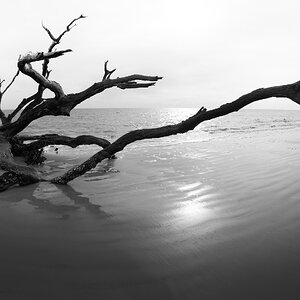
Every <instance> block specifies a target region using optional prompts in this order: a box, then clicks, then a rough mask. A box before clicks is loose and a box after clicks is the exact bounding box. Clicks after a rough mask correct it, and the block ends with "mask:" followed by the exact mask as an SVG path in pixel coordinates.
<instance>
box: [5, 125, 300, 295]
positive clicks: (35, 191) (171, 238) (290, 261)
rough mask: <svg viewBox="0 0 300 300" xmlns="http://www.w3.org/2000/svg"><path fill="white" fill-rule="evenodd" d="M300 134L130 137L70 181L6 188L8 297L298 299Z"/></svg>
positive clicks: (74, 154) (72, 158)
mask: <svg viewBox="0 0 300 300" xmlns="http://www.w3.org/2000/svg"><path fill="white" fill-rule="evenodd" d="M299 142H300V139H299V137H298V136H297V130H293V131H289V132H288V134H286V135H285V136H284V137H282V135H281V134H280V132H273V133H272V134H269V133H259V134H255V135H254V134H250V133H249V134H248V135H245V136H244V137H243V138H242V139H236V138H235V136H232V137H230V138H227V139H226V138H224V139H220V140H208V141H203V142H187V143H184V144H176V145H172V144H165V145H162V146H161V147H146V146H141V147H132V148H129V149H127V150H126V151H124V152H122V153H120V154H119V155H118V159H116V160H112V161H109V162H105V163H104V164H101V165H100V166H99V167H97V168H96V169H95V170H92V171H91V172H89V173H88V174H86V175H85V176H83V177H81V178H78V179H76V180H74V181H73V182H71V183H70V184H69V185H67V186H56V185H52V184H49V183H46V182H45V183H39V184H36V185H32V186H27V187H20V188H13V189H10V190H8V191H6V192H5V193H2V194H0V200H1V201H0V223H1V224H0V238H1V241H2V245H1V247H2V249H1V252H0V255H1V256H0V257H1V269H0V277H1V284H0V296H1V298H3V299H46V300H47V299H99V297H101V298H103V299H120V298H122V299H182V298H185V299H221V298H226V299H283V298H285V299H286V297H287V295H288V296H289V298H288V299H298V296H299V294H297V293H298V286H299V283H300V282H299V279H298V278H299V276H298V274H299V272H300V259H299V258H298V253H299V250H300V241H299V239H297V236H298V233H299V229H300V223H299V201H298V199H299V195H300V188H299V185H298V182H297V179H298V178H299V175H300V173H299V172H300V171H299V170H300V168H299V166H300V158H299V155H298V145H299ZM59 152H60V151H59ZM65 153H72V156H70V157H69V158H70V160H69V161H67V163H66V164H63V165H62V164H61V160H62V159H63V160H64V154H65ZM77 154H78V155H77ZM48 155H50V156H49V157H50V158H51V157H53V159H54V158H55V159H56V160H57V161H58V162H53V163H51V162H50V163H49V164H48V166H49V168H51V164H52V167H54V166H56V167H57V166H58V165H60V167H61V170H62V171H63V170H65V169H66V168H68V167H70V165H72V164H73V163H75V162H79V161H80V160H82V159H84V157H83V156H81V154H80V152H76V151H75V152H74V150H73V149H71V150H70V151H69V150H68V151H67V152H62V153H61V154H60V153H59V154H58V155H56V154H51V153H50V154H49V153H48ZM68 155H69V154H67V156H68ZM50 173H51V172H50Z"/></svg>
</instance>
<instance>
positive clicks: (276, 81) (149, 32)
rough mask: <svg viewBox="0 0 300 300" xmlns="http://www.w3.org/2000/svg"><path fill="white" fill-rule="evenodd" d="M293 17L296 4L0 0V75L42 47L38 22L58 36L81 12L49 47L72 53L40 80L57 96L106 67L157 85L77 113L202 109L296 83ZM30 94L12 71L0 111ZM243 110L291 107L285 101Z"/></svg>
mask: <svg viewBox="0 0 300 300" xmlns="http://www.w3.org/2000/svg"><path fill="white" fill-rule="evenodd" d="M299 11H300V1H299V0H295V1H294V0H285V1H279V0H259V1H258V0H226V1H225V0H223V1H222V0H185V1H179V0H172V1H171V0H151V1H149V0H148V1H144V0H126V1H124V0H123V1H122V0H113V1H109V0H106V1H102V0H85V1H82V0H80V1H78V0H59V1H58V0H52V1H40V0H26V1H24V0H9V1H4V0H2V3H1V19H0V32H1V47H0V78H1V79H6V82H9V80H10V79H11V78H12V77H13V75H14V74H15V72H16V70H17V69H16V64H17V59H18V57H19V55H20V54H25V53H27V52H29V51H32V52H37V51H46V50H47V48H48V47H49V45H50V39H49V37H48V35H47V34H46V32H45V31H44V30H43V28H42V23H43V24H44V25H45V26H46V27H48V28H49V29H50V30H51V31H52V32H53V34H54V35H58V34H59V33H61V32H62V31H63V30H64V29H65V26H66V25H67V24H68V23H69V22H70V21H71V20H72V19H74V18H76V17H78V16H79V15H80V14H84V15H86V16H87V18H86V19H82V20H79V21H78V22H77V26H76V27H74V28H73V29H72V30H71V32H69V33H68V34H67V35H66V36H65V37H64V38H63V40H62V42H61V44H60V45H59V46H58V47H57V49H68V48H71V49H72V50H73V52H72V53H68V54H66V55H65V56H63V57H60V58H56V59H53V60H51V63H50V69H52V73H51V78H50V79H52V80H55V81H57V82H59V83H60V84H61V85H62V86H63V88H64V91H65V92H66V93H73V92H78V91H80V90H83V89H85V88H87V87H88V86H89V85H91V84H93V83H94V82H96V81H100V80H101V78H102V76H103V64H104V62H105V61H106V60H109V67H110V68H117V71H116V72H115V73H114V74H115V76H126V75H130V74H137V73H138V74H144V75H159V76H163V77H164V78H163V80H161V81H159V82H158V83H157V84H156V86H155V87H151V88H148V89H138V90H119V89H117V88H115V89H111V90H106V91H104V92H103V93H101V94H99V95H97V96H95V97H93V98H91V99H89V100H87V101H85V102H84V103H82V104H81V106H80V107H84V108H87V107H91V108H92V107H156V108H157V107H202V106H205V107H207V108H208V109H212V108H216V107H218V106H220V105H222V104H224V103H226V102H231V101H233V100H235V99H236V98H238V97H239V96H241V95H243V94H246V93H248V92H251V91H252V90H255V89H257V88H262V87H269V86H273V85H281V84H287V83H292V82H295V81H298V80H300V71H299V66H300V55H299V49H300V39H299V31H300V18H299ZM40 65H41V64H40V63H35V64H34V66H35V68H37V69H39V70H40V68H41V66H40ZM35 91H36V84H35V83H34V82H33V81H32V79H30V78H28V77H26V76H25V75H23V74H21V75H20V76H19V77H18V78H17V79H16V81H15V83H14V85H13V86H12V87H11V88H10V89H9V91H8V92H7V93H6V94H5V96H4V99H3V104H2V107H3V108H4V109H8V108H15V107H16V106H17V104H18V103H19V102H20V101H21V100H22V99H23V98H25V97H28V96H30V95H31V94H33V93H35ZM49 95H50V94H49ZM248 107H249V108H265V109H299V108H300V107H299V105H297V104H296V103H293V102H292V101H290V100H288V99H267V100H263V101H260V102H257V103H254V104H251V105H250V106H248Z"/></svg>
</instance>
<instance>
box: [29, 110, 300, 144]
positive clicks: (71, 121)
mask: <svg viewBox="0 0 300 300" xmlns="http://www.w3.org/2000/svg"><path fill="white" fill-rule="evenodd" d="M196 111H197V109H182V108H174V109H140V108H139V109H124V108H122V109H77V110H74V111H73V112H72V115H71V117H44V118H42V119H39V120H37V121H35V122H33V123H32V124H31V125H30V126H29V127H28V128H27V129H26V130H25V131H24V133H31V134H46V133H57V134H64V135H69V136H77V135H81V134H91V135H95V136H98V137H103V138H106V139H108V140H109V141H114V140H116V139H117V138H118V137H120V136H121V135H122V134H124V133H126V132H128V131H131V130H135V129H141V128H152V127H159V126H164V125H170V124H175V123H178V122H180V121H182V120H184V119H186V118H188V117H190V116H191V115H193V114H194V113H195V112H196ZM299 127H300V111H297V110H295V111H291V110H290V111H287V110H286V111H278V110H241V111H239V112H237V113H233V114H230V115H228V116H224V117H220V118H217V119H214V120H210V121H207V122H204V123H202V124H200V125H199V126H198V127H197V128H196V129H195V130H194V131H192V132H189V133H186V134H184V135H180V137H178V136H171V137H167V138H162V139H157V140H152V141H151V144H152V145H158V144H161V143H179V142H190V141H203V140H210V139H218V138H224V137H226V136H228V135H229V136H239V137H241V138H242V137H243V136H245V134H249V133H255V132H265V133H270V132H274V131H278V130H280V131H286V130H292V129H296V128H299ZM141 143H142V145H143V143H144V142H139V144H141ZM147 143H148V144H149V141H147Z"/></svg>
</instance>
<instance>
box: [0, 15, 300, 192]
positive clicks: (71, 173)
mask: <svg viewBox="0 0 300 300" xmlns="http://www.w3.org/2000/svg"><path fill="white" fill-rule="evenodd" d="M83 18H85V16H83V15H81V16H79V17H78V18H75V19H74V20H72V21H71V22H70V23H69V24H68V25H67V27H66V29H65V30H64V31H63V32H62V33H61V34H60V35H59V36H58V37H55V36H54V35H53V34H52V32H51V31H50V30H49V29H48V28H46V27H45V26H43V28H44V29H45V31H46V32H47V34H48V36H49V37H50V39H51V44H50V46H49V48H48V50H47V52H38V53H28V54H25V55H23V56H20V57H19V59H18V70H17V72H16V74H15V76H14V77H13V78H12V80H11V81H10V83H9V84H8V85H7V86H6V87H5V88H4V80H0V119H1V122H2V126H1V127H0V168H1V169H2V170H3V171H2V173H3V174H2V175H1V176H0V191H4V190H6V189H7V188H9V187H10V186H12V185H16V184H18V185H28V184H32V183H36V182H39V181H50V182H52V183H54V184H67V183H68V182H69V181H71V180H73V179H74V178H76V177H78V176H81V175H83V174H84V173H86V172H87V171H89V170H91V169H93V168H95V167H96V165H97V164H98V163H100V162H101V161H103V160H104V159H109V158H111V157H113V156H114V155H115V154H116V153H117V152H120V151H122V150H123V149H124V148H125V147H126V146H127V145H128V144H130V143H133V142H135V141H137V140H143V139H152V138H160V137H164V136H169V135H176V134H179V133H185V132H187V131H189V130H193V129H194V128H195V127H196V126H197V125H199V124H200V123H202V122H204V121H207V120H210V119H214V118H217V117H220V116H224V115H227V114H230V113H232V112H235V111H238V110H240V109H241V108H243V107H244V106H246V105H248V104H250V103H252V102H255V101H258V100H262V99H267V98H271V97H277V98H283V97H284V98H289V99H291V100H292V101H294V102H296V103H298V104H300V81H299V82H295V83H292V84H287V85H281V86H273V87H269V88H260V89H257V90H255V91H253V92H251V93H249V94H246V95H243V96H241V97H240V98H238V99H237V100H235V101H233V102H230V103H226V104H224V105H222V106H220V107H219V108H216V109H212V110H206V109H205V108H204V107H202V108H201V109H200V110H199V111H198V112H197V113H196V114H195V115H193V116H191V117H190V118H188V119H186V120H183V121H182V122H181V123H178V124H175V125H169V126H163V127H159V128H152V129H141V130H135V131H131V132H128V133H127V134H125V135H123V136H121V137H120V138H119V139H117V140H116V141H114V142H112V143H111V142H109V141H107V140H105V139H102V138H100V137H94V136H88V135H84V136H78V137H76V138H72V137H67V136H61V135H56V134H47V135H41V136H22V135H20V133H21V132H22V131H23V130H24V129H25V128H26V127H27V126H28V125H29V124H30V123H31V122H32V121H34V120H37V119H39V118H42V117H44V116H70V112H71V111H72V109H73V108H75V107H76V106H77V105H78V104H80V103H82V102H83V101H85V100H87V99H89V98H90V97H92V96H94V95H96V94H99V93H101V92H103V91H104V90H106V89H109V88H112V87H117V88H120V89H136V88H148V87H150V86H153V85H155V83H156V82H157V81H158V80H160V79H162V77H159V76H145V75H138V74H134V75H129V76H125V77H117V78H112V75H113V73H114V72H115V69H114V70H109V69H108V66H107V62H105V64H104V75H103V78H102V81H100V82H96V83H94V84H92V85H91V86H90V87H88V88H86V89H85V90H83V91H81V92H79V93H74V94H65V93H64V90H63V88H62V86H61V85H60V84H59V83H58V82H56V81H53V80H50V79H49V77H50V72H51V71H50V70H49V62H50V60H51V59H55V58H57V57H60V56H62V55H64V54H66V53H68V52H71V51H72V50H70V49H67V50H54V48H55V47H56V46H57V45H58V44H60V42H61V40H62V38H63V37H64V35H65V34H66V33H68V32H69V31H70V30H71V29H72V28H73V27H74V26H75V25H76V21H78V20H80V19H83ZM38 61H41V62H42V69H41V71H40V72H39V71H37V70H36V69H34V68H33V66H32V63H33V62H38ZM20 73H23V74H24V75H26V76H28V77H30V78H31V79H32V80H34V81H35V82H36V84H37V91H36V92H35V93H34V94H33V95H31V96H30V97H27V98H24V99H23V100H22V101H21V102H20V104H19V105H18V106H17V107H16V109H15V110H14V111H13V112H12V113H10V114H8V115H6V114H5V113H4V112H3V111H2V109H1V101H2V99H3V96H4V95H5V93H6V91H7V90H8V89H9V88H10V87H11V86H12V84H13V83H14V82H15V79H16V78H17V76H18V75H19V74H20ZM1 87H2V88H3V91H1ZM45 90H50V91H51V92H53V97H52V98H45V97H44V92H45ZM84 144H96V145H98V146H100V147H101V148H102V150H100V151H99V152H97V153H96V154H95V155H93V156H92V157H90V158H89V159H88V160H86V161H85V162H84V163H82V164H80V165H78V166H75V167H73V168H71V169H70V170H68V171H67V172H66V173H65V174H63V175H61V176H58V177H55V178H51V179H46V178H44V177H43V176H42V175H41V174H40V173H39V172H38V171H37V170H36V169H35V168H34V167H32V166H26V165H20V164H17V163H16V162H15V161H14V156H17V155H19V156H24V157H26V158H27V161H30V160H31V161H32V160H33V161H35V162H38V163H39V162H42V161H43V158H42V157H41V151H42V149H43V147H45V146H48V145H67V146H70V147H77V146H79V145H84Z"/></svg>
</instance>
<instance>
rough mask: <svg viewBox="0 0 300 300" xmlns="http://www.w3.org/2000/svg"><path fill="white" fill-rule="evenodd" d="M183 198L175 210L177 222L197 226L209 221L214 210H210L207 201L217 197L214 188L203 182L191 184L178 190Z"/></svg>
mask: <svg viewBox="0 0 300 300" xmlns="http://www.w3.org/2000/svg"><path fill="white" fill-rule="evenodd" d="M177 190H178V191H179V192H181V193H182V194H183V195H182V196H183V197H182V198H181V199H182V200H181V201H180V202H179V203H178V206H177V207H176V209H175V210H174V214H175V216H176V219H177V221H178V222H179V223H180V224H184V225H195V224H197V223H201V222H203V221H205V220H207V219H208V218H209V217H210V216H211V215H212V214H213V210H212V209H211V208H208V206H207V201H208V200H209V199H212V198H213V197H215V196H216V194H213V193H211V192H208V191H211V190H212V187H211V186H208V185H203V184H202V183H201V182H195V183H189V184H186V185H183V186H180V187H178V188H177Z"/></svg>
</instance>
